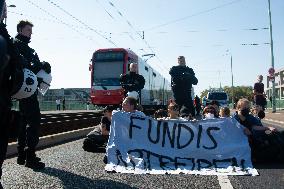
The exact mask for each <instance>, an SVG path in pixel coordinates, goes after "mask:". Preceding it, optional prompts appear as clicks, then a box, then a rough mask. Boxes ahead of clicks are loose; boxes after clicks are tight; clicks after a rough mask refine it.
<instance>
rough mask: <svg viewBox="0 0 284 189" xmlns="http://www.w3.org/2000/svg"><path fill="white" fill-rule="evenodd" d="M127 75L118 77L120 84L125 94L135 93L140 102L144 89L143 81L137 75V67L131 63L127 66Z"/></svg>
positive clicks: (141, 77)
mask: <svg viewBox="0 0 284 189" xmlns="http://www.w3.org/2000/svg"><path fill="white" fill-rule="evenodd" d="M129 69H130V70H129V71H130V72H129V73H128V74H124V75H121V76H120V84H121V86H122V88H123V89H124V90H125V92H126V93H128V92H132V91H136V92H137V93H138V94H139V99H140V101H141V90H142V89H143V88H144V85H145V79H144V77H143V76H142V75H139V74H138V73H137V71H138V65H137V64H136V63H131V64H130V65H129Z"/></svg>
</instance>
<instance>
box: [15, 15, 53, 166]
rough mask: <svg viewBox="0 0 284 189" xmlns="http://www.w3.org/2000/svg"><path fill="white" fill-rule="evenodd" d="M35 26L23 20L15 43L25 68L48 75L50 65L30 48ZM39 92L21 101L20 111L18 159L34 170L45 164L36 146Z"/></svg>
mask: <svg viewBox="0 0 284 189" xmlns="http://www.w3.org/2000/svg"><path fill="white" fill-rule="evenodd" d="M32 27H33V24H32V23H31V22H29V21H23V20H21V21H20V22H19V23H18V24H17V32H18V34H17V35H16V37H15V40H14V43H15V45H16V46H17V48H18V49H19V52H20V54H21V55H22V56H23V57H24V59H25V60H26V64H25V65H24V66H25V68H28V69H29V70H31V71H32V72H33V73H35V74H37V73H39V72H40V70H42V69H44V70H45V72H46V73H48V74H49V73H50V72H51V68H50V65H49V64H48V63H46V64H44V65H45V66H44V65H43V64H42V63H41V62H40V60H39V57H38V55H37V53H36V52H35V50H34V49H32V48H30V47H29V45H28V44H29V43H30V40H31V35H32ZM37 95H38V90H36V92H35V93H34V94H33V95H32V96H30V97H29V98H25V99H20V100H19V110H20V113H21V116H22V122H21V123H20V128H19V135H18V158H17V163H18V164H19V165H25V166H26V167H29V168H32V169H43V168H44V167H45V164H44V163H43V162H41V158H39V157H37V156H36V153H35V151H36V146H37V144H38V142H39V128H40V119H41V115H40V108H39V102H38V99H37Z"/></svg>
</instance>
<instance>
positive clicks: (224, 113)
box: [219, 107, 231, 118]
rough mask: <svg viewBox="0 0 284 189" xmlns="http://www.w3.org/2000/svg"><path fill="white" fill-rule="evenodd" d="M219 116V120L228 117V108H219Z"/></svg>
mask: <svg viewBox="0 0 284 189" xmlns="http://www.w3.org/2000/svg"><path fill="white" fill-rule="evenodd" d="M219 115H220V117H221V118H225V117H230V115H231V113H230V108H228V107H221V108H220V111H219Z"/></svg>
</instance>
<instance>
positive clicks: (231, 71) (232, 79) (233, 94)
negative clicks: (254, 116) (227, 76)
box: [231, 54, 234, 108]
mask: <svg viewBox="0 0 284 189" xmlns="http://www.w3.org/2000/svg"><path fill="white" fill-rule="evenodd" d="M231 76H232V105H233V108H234V76H233V56H232V54H231Z"/></svg>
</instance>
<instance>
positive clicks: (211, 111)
mask: <svg viewBox="0 0 284 189" xmlns="http://www.w3.org/2000/svg"><path fill="white" fill-rule="evenodd" d="M215 115H216V109H215V107H214V106H212V105H207V106H205V108H204V109H203V118H204V119H213V118H216V116H215Z"/></svg>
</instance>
